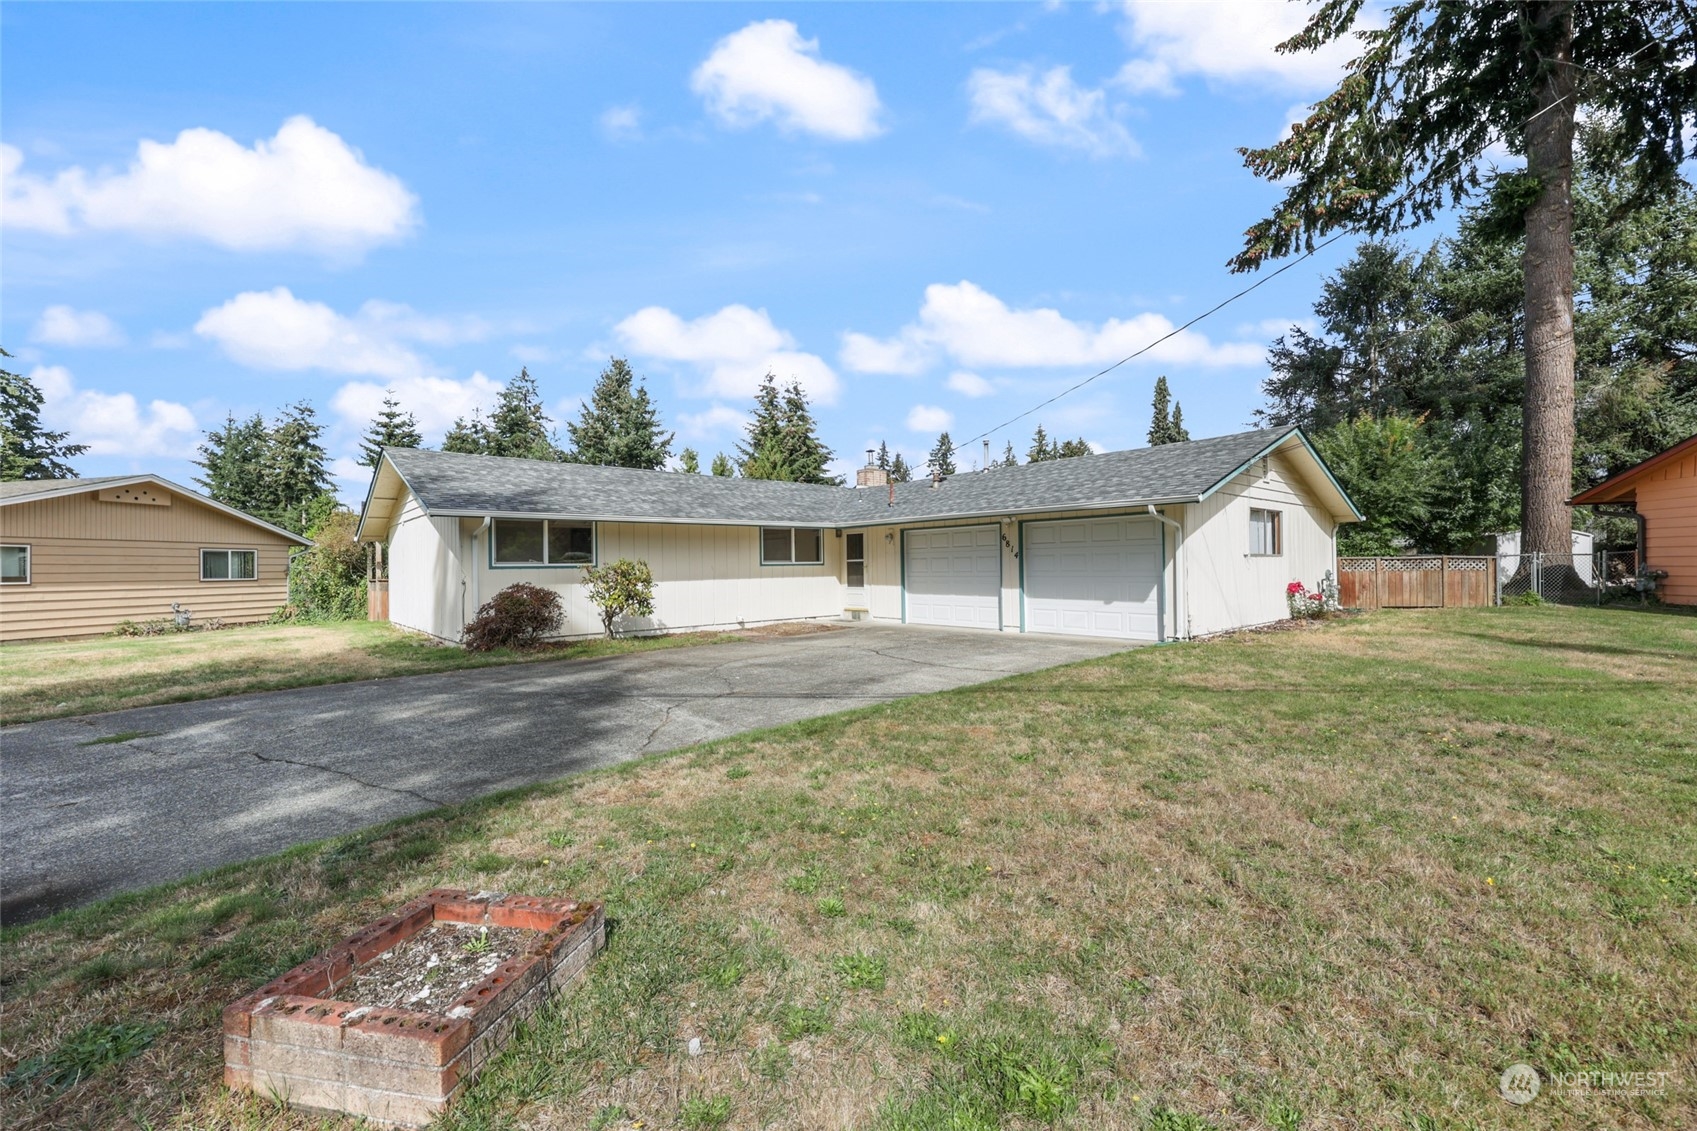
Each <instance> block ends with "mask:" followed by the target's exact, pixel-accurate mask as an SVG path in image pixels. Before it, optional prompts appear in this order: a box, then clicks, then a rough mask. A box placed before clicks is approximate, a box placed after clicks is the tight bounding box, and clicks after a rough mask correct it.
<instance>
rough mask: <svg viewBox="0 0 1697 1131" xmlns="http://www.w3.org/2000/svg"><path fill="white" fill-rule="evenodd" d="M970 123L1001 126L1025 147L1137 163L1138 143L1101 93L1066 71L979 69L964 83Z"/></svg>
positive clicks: (1062, 68) (1104, 93)
mask: <svg viewBox="0 0 1697 1131" xmlns="http://www.w3.org/2000/svg"><path fill="white" fill-rule="evenodd" d="M966 86H967V93H968V94H969V95H970V97H971V99H972V120H973V121H974V122H989V123H992V124H994V125H999V126H1004V127H1006V128H1007V129H1009V130H1012V131H1013V132H1014V133H1016V134H1018V135H1019V136H1020V137H1023V138H1025V139H1026V140H1027V141H1034V142H1036V143H1038V144H1039V145H1051V146H1056V147H1059V148H1063V149H1077V150H1080V151H1082V152H1084V153H1088V154H1090V155H1091V156H1092V157H1114V156H1124V157H1135V156H1136V155H1137V154H1138V152H1139V150H1138V146H1137V142H1136V141H1135V140H1134V139H1133V138H1132V136H1131V134H1130V133H1128V132H1127V131H1126V128H1125V127H1124V126H1122V125H1121V124H1120V123H1119V121H1118V120H1117V119H1115V117H1114V114H1113V110H1112V108H1111V107H1110V106H1109V105H1108V96H1107V94H1106V92H1104V91H1102V90H1092V89H1089V88H1088V87H1082V86H1079V85H1078V84H1077V83H1075V82H1073V80H1072V72H1071V71H1070V70H1069V69H1068V68H1066V67H1054V68H1051V69H1050V70H1047V71H1044V72H1043V73H1041V74H1038V73H1037V72H1036V71H1033V70H1031V69H1030V68H1023V69H1020V70H1017V71H997V70H992V69H990V68H988V67H980V68H979V69H977V70H975V71H973V72H972V75H971V77H970V78H968V79H967V83H966Z"/></svg>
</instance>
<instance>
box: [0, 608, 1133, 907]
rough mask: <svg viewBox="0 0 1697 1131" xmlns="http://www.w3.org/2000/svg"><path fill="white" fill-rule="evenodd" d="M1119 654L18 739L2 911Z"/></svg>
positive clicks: (945, 633)
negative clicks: (642, 759)
mask: <svg viewBox="0 0 1697 1131" xmlns="http://www.w3.org/2000/svg"><path fill="white" fill-rule="evenodd" d="M1124 647H1126V645H1125V644H1124V643H1121V642H1116V641H1105V640H1090V639H1082V638H1072V637H1057V636H1030V635H1021V634H1018V633H988V632H968V631H952V630H946V629H927V628H917V627H913V626H900V627H897V626H873V625H864V626H855V627H852V628H847V629H844V630H843V631H840V632H827V633H820V634H818V635H812V636H798V637H791V638H786V639H766V640H758V641H751V642H742V643H736V644H725V645H715V646H703V647H694V648H678V649H672V650H667V651H660V652H648V653H643V654H639V655H633V656H621V657H616V658H612V659H605V660H594V661H580V662H568V663H559V664H549V663H541V664H521V665H516V666H513V667H504V668H485V669H482V670H478V671H469V672H451V673H445V674H440V675H424V676H409V677H405V678H401V679H386V680H370V681H367V682H363V683H344V684H335V685H332V686H328V687H309V688H299V689H297V690H292V691H273V692H265V693H261V694H256V695H240V696H234V697H232V698H228V699H213V700H207V701H203V702H198V703H180V704H172V705H169V706H162V707H142V708H138V709H136V710H132V711H116V712H113V713H111V714H105V715H89V716H84V717H82V718H75V719H60V720H54V721H51V722H42V723H30V724H27V725H24V726H18V727H12V728H9V729H7V730H5V731H4V732H0V744H3V745H4V751H5V756H4V763H3V766H4V768H3V771H0V796H3V798H4V801H3V806H4V807H3V809H0V826H3V829H4V838H5V848H4V850H3V854H0V918H3V919H4V921H5V922H7V923H18V922H24V921H27V920H29V919H33V918H38V917H40V916H42V915H45V914H48V913H50V912H52V911H56V910H59V909H61V908H65V907H74V906H77V905H80V904H83V903H88V902H90V901H92V900H96V899H99V898H102V897H104V896H109V895H114V894H116V893H118V892H122V891H129V890H132V889H135V888H141V887H147V886H149V885H152V884H157V883H163V882H165V881H168V880H174V879H180V878H183V877H185V876H190V875H193V874H194V873H196V872H199V871H202V870H204V869H206V868H211V867H215V866H217V865H220V864H228V863H232V862H235V861H239V860H247V859H251V858H253V857H255V856H262V855H265V854H267V853H270V852H275V851H278V850H280V849H283V848H287V847H289V846H291V845H295V844H301V843H304V842H307V841H313V840H318V839H320V838H322V837H327V836H334V835H337V834H340V833H347V832H352V831H354V830H356V829H361V828H365V827H366V826H368V825H373V824H376V823H379V822H382V821H386V820H390V819H391V818H394V817H400V816H404V815H406V814H409V813H418V812H421V811H423V810H426V809H433V808H436V807H437V806H441V805H447V804H452V803H454V802H457V801H464V800H467V799H469V798H473V797H479V796H482V795H484V794H487V793H492V792H495V791H497V790H502V789H509V788H512V787H514V786H521V785H530V784H533V783H536V782H543V781H549V780H552V779H554V778H560V777H564V776H566V775H568V774H573V773H577V772H579V771H581V770H589V769H594V768H597V767H600V766H610V765H613V764H615V763H618V762H623V761H626V760H628V759H631V758H635V757H638V756H641V755H644V754H650V753H654V752H657V751H662V750H672V749H676V748H677V747H680V746H688V745H690V744H691V743H696V742H702V741H705V740H709V739H715V738H723V737H726V736H727V735H732V734H737V733H739V732H741V731H745V730H751V729H754V728H757V727H765V726H772V725H775V724H779V723H787V722H793V721H795V720H797V719H805V718H811V717H813V716H816V715H825V714H830V713H831V712H833V711H841V710H845V709H847V708H849V707H855V706H861V705H864V704H868V703H881V702H886V701H888V700H891V699H900V698H903V697H905V696H908V695H918V694H922V693H924V692H929V691H942V690H946V689H948V688H952V687H962V686H965V685H967V684H972V683H980V682H983V681H985V680H991V679H997V678H1000V677H1002V676H1005V675H1012V674H1015V673H1018V672H1028V671H1036V670H1038V669H1040V668H1046V667H1052V666H1054V665H1056V664H1063V663H1070V662H1072V661H1074V660H1082V659H1087V658H1090V657H1093V656H1101V655H1106V654H1108V653H1110V652H1115V651H1119V650H1121V649H1123V648H1124ZM128 734H134V735H136V737H132V738H128V739H126V740H124V741H120V742H97V741H96V740H98V739H102V738H110V737H112V736H121V735H128Z"/></svg>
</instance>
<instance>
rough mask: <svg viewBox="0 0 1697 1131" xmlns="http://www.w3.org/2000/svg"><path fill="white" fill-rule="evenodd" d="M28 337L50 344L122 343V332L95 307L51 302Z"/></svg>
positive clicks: (107, 344)
mask: <svg viewBox="0 0 1697 1131" xmlns="http://www.w3.org/2000/svg"><path fill="white" fill-rule="evenodd" d="M29 339H30V341H32V342H40V343H42V344H43V345H49V346H72V347H77V346H81V347H85V348H86V347H92V346H121V345H123V344H124V332H123V331H122V330H120V329H119V328H118V326H117V324H116V323H115V322H113V321H112V320H111V319H110V318H108V317H106V315H104V314H102V313H100V312H99V311H98V310H72V309H71V308H70V307H68V306H50V307H48V308H47V309H46V310H43V311H42V312H41V317H40V318H39V319H38V320H37V321H36V323H35V328H34V329H33V330H31V331H30V332H29Z"/></svg>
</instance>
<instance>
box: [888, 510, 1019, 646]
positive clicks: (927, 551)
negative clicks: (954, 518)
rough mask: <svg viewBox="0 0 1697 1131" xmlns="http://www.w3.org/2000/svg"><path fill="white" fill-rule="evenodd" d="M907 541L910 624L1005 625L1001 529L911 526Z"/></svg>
mask: <svg viewBox="0 0 1697 1131" xmlns="http://www.w3.org/2000/svg"><path fill="white" fill-rule="evenodd" d="M906 542H907V576H906V585H907V619H908V622H909V623H911V624H947V625H954V626H956V627H957V628H1000V627H1001V626H1002V593H1001V590H1002V547H1001V537H1000V534H999V532H998V530H997V528H996V527H994V526H955V527H950V528H948V529H945V530H909V531H908V532H907V537H906Z"/></svg>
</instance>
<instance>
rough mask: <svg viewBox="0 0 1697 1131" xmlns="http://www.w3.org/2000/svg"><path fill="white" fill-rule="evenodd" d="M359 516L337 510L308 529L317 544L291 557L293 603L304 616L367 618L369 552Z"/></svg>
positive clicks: (313, 618)
mask: <svg viewBox="0 0 1697 1131" xmlns="http://www.w3.org/2000/svg"><path fill="white" fill-rule="evenodd" d="M358 530H359V516H358V515H357V514H354V513H353V512H352V511H336V512H334V513H332V514H331V515H329V516H328V517H326V518H325V519H324V520H323V521H322V522H320V523H319V524H318V525H317V526H316V527H314V528H313V529H312V530H311V531H309V532H308V534H307V536H308V537H309V538H311V539H312V541H313V546H312V548H311V549H310V550H303V551H302V552H300V553H298V554H296V555H295V556H294V557H292V558H290V559H289V604H290V605H291V606H293V608H294V609H295V610H296V616H297V617H298V618H299V619H303V620H364V619H365V613H366V606H365V555H366V548H365V546H364V544H363V543H360V542H357V541H355V540H354V535H355V533H356V532H357V531H358Z"/></svg>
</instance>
